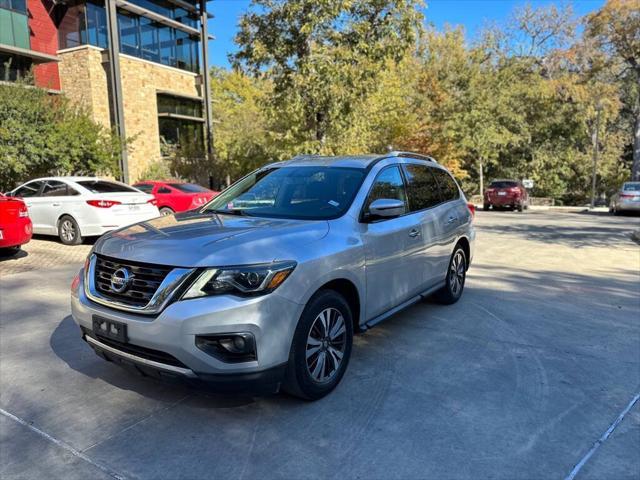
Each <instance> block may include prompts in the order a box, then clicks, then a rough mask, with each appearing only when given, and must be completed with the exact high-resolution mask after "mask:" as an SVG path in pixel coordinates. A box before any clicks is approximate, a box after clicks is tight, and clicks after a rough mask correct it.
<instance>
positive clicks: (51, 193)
mask: <svg viewBox="0 0 640 480" xmlns="http://www.w3.org/2000/svg"><path fill="white" fill-rule="evenodd" d="M68 195H71V194H70V193H69V191H68V187H67V184H66V183H64V182H59V181H58V180H47V181H46V182H45V184H44V188H43V189H42V196H43V197H66V196H68Z"/></svg>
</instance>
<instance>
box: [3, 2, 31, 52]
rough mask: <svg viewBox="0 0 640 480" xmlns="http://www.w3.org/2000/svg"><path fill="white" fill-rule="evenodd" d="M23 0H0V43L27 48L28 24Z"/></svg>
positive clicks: (25, 5)
mask: <svg viewBox="0 0 640 480" xmlns="http://www.w3.org/2000/svg"><path fill="white" fill-rule="evenodd" d="M27 20H28V19H27V4H26V2H25V0H0V43H4V44H5V45H11V46H13V47H20V48H26V49H28V48H29V44H30V42H29V26H28V23H27Z"/></svg>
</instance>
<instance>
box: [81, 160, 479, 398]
mask: <svg viewBox="0 0 640 480" xmlns="http://www.w3.org/2000/svg"><path fill="white" fill-rule="evenodd" d="M472 220H473V214H472V212H471V210H470V209H469V207H468V206H467V202H466V200H465V197H464V195H463V193H462V192H461V191H460V189H459V187H458V185H457V184H456V182H455V180H454V179H453V178H452V177H451V175H450V174H449V173H448V172H447V170H445V169H444V168H443V167H441V166H440V165H438V163H437V162H435V161H434V160H432V159H431V158H428V157H422V156H420V155H416V154H411V153H402V152H392V153H389V154H386V155H377V156H374V155H369V156H350V157H319V156H302V157H296V158H294V159H293V160H290V161H286V162H280V163H274V164H271V165H267V166H265V167H263V168H261V169H259V170H256V171H255V172H253V173H251V174H249V175H247V176H246V177H244V178H242V179H240V180H239V181H237V182H236V183H234V184H233V185H232V186H231V187H229V188H228V189H226V190H225V191H223V192H222V193H221V194H220V195H219V196H218V197H216V198H215V199H213V200H212V201H211V202H209V203H208V204H207V205H205V206H204V207H202V208H201V209H199V210H197V211H191V212H187V213H184V214H178V215H170V216H165V217H160V218H157V219H154V220H151V221H148V222H142V223H138V224H135V225H133V226H130V227H126V228H123V229H120V230H117V231H114V232H113V233H110V234H107V235H105V236H103V237H102V238H100V239H99V240H98V241H97V242H96V244H95V246H94V248H93V251H92V252H91V253H90V255H89V257H88V258H87V261H86V263H85V266H84V269H83V270H81V271H80V273H79V275H78V277H77V279H76V280H75V281H74V283H73V285H72V298H71V308H72V312H73V317H74V318H75V320H76V322H77V323H78V325H79V326H80V328H81V330H82V335H83V338H84V340H86V341H87V342H88V343H89V345H91V347H93V349H94V350H95V351H96V353H97V354H98V355H100V356H101V357H103V358H105V359H106V360H109V361H114V362H117V363H120V364H122V365H124V366H127V367H130V368H132V369H134V370H136V371H138V372H139V373H142V374H144V375H149V376H155V377H160V378H165V379H167V378H181V379H187V380H194V381H198V382H200V381H205V382H214V383H215V384H216V387H215V388H216V389H226V387H230V388H233V389H234V390H237V388H238V387H239V386H244V387H248V388H249V389H250V390H251V391H256V390H260V391H264V390H268V391H277V390H278V389H279V388H280V387H281V386H282V388H283V389H284V390H285V391H287V392H289V393H292V394H294V395H297V396H299V397H302V398H306V399H317V398H320V397H322V396H324V395H326V394H327V393H329V392H330V391H331V390H332V389H333V388H335V386H336V385H337V384H338V382H340V379H341V378H342V376H343V375H344V372H345V370H346V368H347V364H348V363H349V357H350V355H351V346H352V341H353V334H354V332H362V331H364V330H367V328H369V327H372V326H373V325H375V324H377V323H378V322H380V321H382V320H384V319H385V318H387V317H389V316H390V315H392V314H394V313H396V312H398V311H399V310H401V309H402V308H404V307H407V306H409V305H411V304H413V303H414V302H417V301H419V300H420V299H422V298H425V297H426V296H428V295H432V294H435V297H436V299H437V300H439V301H440V302H442V303H445V304H451V303H454V302H456V301H457V300H458V299H459V298H460V296H461V295H462V291H463V289H464V283H465V275H466V271H467V268H468V267H469V263H470V261H471V258H472V256H473V244H474V237H475V233H474V228H473V225H472Z"/></svg>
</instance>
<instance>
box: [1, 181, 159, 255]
mask: <svg viewBox="0 0 640 480" xmlns="http://www.w3.org/2000/svg"><path fill="white" fill-rule="evenodd" d="M9 195H10V196H12V197H20V198H22V199H23V200H24V202H25V204H26V205H27V207H28V209H29V216H30V217H31V220H32V221H33V233H39V234H42V235H57V236H58V237H59V238H60V241H61V242H62V243H64V244H65V245H77V244H79V243H82V239H83V237H91V236H97V235H102V234H103V233H105V232H108V231H110V230H115V229H117V228H120V227H123V226H126V225H130V224H132V223H136V222H140V221H144V220H149V219H151V218H155V217H158V216H159V215H160V213H159V212H158V208H157V207H156V205H155V203H156V200H155V198H154V197H153V196H152V195H147V194H146V193H144V192H141V191H140V190H137V189H135V188H133V187H130V186H128V185H125V184H124V183H120V182H115V181H111V180H102V179H99V178H94V177H49V178H39V179H36V180H31V181H30V182H27V183H25V184H24V185H21V186H19V187H18V188H16V189H14V190H12V191H11V192H10V193H9Z"/></svg>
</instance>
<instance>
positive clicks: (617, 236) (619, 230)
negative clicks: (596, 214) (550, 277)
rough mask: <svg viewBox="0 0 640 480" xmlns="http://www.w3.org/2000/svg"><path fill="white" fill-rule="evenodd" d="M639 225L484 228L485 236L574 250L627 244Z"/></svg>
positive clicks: (509, 225) (528, 225)
mask: <svg viewBox="0 0 640 480" xmlns="http://www.w3.org/2000/svg"><path fill="white" fill-rule="evenodd" d="M634 228H638V225H634V224H607V225H600V226H594V225H591V224H584V225H576V224H575V223H572V224H570V225H566V226H558V225H557V224H549V225H544V224H543V225H536V224H531V223H526V224H525V223H522V224H518V223H512V224H506V225H483V226H482V230H481V231H482V233H495V234H506V235H516V236H518V237H522V239H524V240H533V241H538V242H543V243H549V244H562V245H565V246H570V247H577V248H583V247H607V246H613V245H616V244H618V243H619V242H621V241H624V242H627V241H628V240H629V234H630V233H631V231H632V230H633V229H634Z"/></svg>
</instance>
